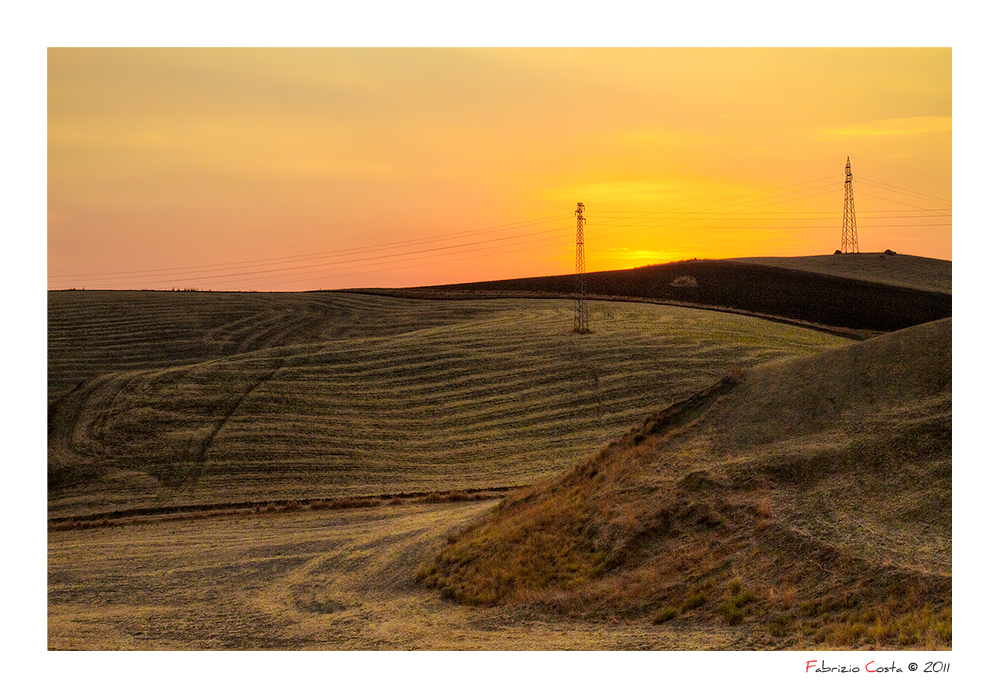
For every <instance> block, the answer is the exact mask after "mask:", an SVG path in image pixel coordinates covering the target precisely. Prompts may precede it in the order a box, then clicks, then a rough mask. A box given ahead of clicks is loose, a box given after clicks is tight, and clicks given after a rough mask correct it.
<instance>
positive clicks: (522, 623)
mask: <svg viewBox="0 0 1000 699" xmlns="http://www.w3.org/2000/svg"><path fill="white" fill-rule="evenodd" d="M492 505H493V503H491V502H475V503H446V504H404V505H399V506H393V507H389V506H383V507H378V508H370V509H365V510H347V511H319V512H314V511H302V512H294V513H277V514H266V515H265V514H262V515H242V516H235V515H234V516H227V517H218V518H213V519H206V520H174V521H159V522H147V523H142V524H135V525H129V526H122V527H107V528H98V529H80V530H65V531H51V532H50V533H49V609H48V619H49V646H50V647H51V648H53V649H137V650H152V649H265V648H267V649H316V650H319V649H326V650H335V649H341V650H347V649H353V650H377V649H385V650H405V649H481V650H534V649H539V650H540V649H548V650H559V649H602V650H640V649H663V650H668V649H676V650H681V649H702V650H704V649H725V648H739V647H742V646H744V644H745V639H744V638H743V637H742V636H741V632H740V631H739V630H736V629H714V628H712V629H705V628H697V629H696V628H687V629H684V628H674V627H668V626H652V625H649V624H648V623H644V624H635V623H619V624H615V623H603V624H593V623H586V622H582V621H576V620H565V619H554V618H544V617H541V616H539V615H538V614H537V613H535V614H532V613H529V612H527V611H524V610H510V609H504V608H491V609H478V608H469V607H462V606H459V605H456V604H453V603H449V602H445V601H443V600H441V598H440V597H439V596H438V595H437V594H436V593H433V592H429V591H427V590H424V589H423V588H421V587H419V586H415V585H413V583H412V582H411V576H412V572H413V570H414V569H415V568H416V567H417V566H418V565H419V563H420V562H421V561H422V560H424V559H425V558H426V557H427V556H428V555H430V554H431V552H432V551H433V550H434V549H435V548H436V547H437V546H439V545H440V543H441V542H442V541H443V539H444V537H445V536H446V535H447V533H448V532H449V531H452V530H454V529H456V528H457V527H461V526H462V525H464V524H465V523H467V522H468V521H470V520H471V519H472V518H474V517H475V516H477V515H478V514H480V513H481V512H483V511H485V510H486V509H487V508H489V507H491V506H492Z"/></svg>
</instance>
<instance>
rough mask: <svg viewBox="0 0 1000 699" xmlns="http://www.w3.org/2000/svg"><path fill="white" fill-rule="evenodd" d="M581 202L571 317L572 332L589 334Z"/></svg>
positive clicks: (581, 203)
mask: <svg viewBox="0 0 1000 699" xmlns="http://www.w3.org/2000/svg"><path fill="white" fill-rule="evenodd" d="M583 210H584V206H583V202H577V203H576V313H575V314H574V316H573V332H576V333H589V332H590V326H589V319H588V317H587V277H586V265H585V262H584V255H583V224H584V223H585V222H586V220H587V219H585V218H584V217H583Z"/></svg>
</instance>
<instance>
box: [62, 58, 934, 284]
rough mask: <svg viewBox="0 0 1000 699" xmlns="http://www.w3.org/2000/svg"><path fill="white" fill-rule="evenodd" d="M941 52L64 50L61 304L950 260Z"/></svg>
mask: <svg viewBox="0 0 1000 699" xmlns="http://www.w3.org/2000/svg"><path fill="white" fill-rule="evenodd" d="M951 75H952V65H951V50H950V49H863V48H850V49H754V48H751V49H689V48H684V49H49V51H48V285H49V288H51V289H59V288H71V287H75V288H80V287H84V288H153V289H170V288H200V289H216V290H229V289H256V290H264V291H267V290H298V289H317V288H350V287H364V286H409V285H418V284H435V283H448V282H459V281H476V280H485V279H496V278H505V277H514V276H533V275H543V274H563V273H570V272H573V271H574V260H575V257H574V252H575V250H574V243H575V218H574V214H573V212H574V209H575V207H576V202H577V201H582V202H584V204H585V205H586V207H587V211H586V216H587V227H586V235H587V268H588V270H600V269H618V268H627V267H633V266H637V265H643V264H649V263H654V262H666V261H670V260H676V259H687V258H691V257H699V258H706V257H716V258H718V257H739V256H759V255H817V254H828V253H831V252H833V251H834V250H835V249H837V248H838V247H839V246H840V238H841V221H842V217H843V196H844V194H843V191H844V163H845V160H846V158H847V157H848V156H850V158H851V164H852V169H853V172H854V176H855V182H854V190H855V201H856V209H857V215H858V239H859V242H860V247H861V250H862V251H881V250H884V249H886V248H892V249H893V250H896V251H897V252H900V253H906V254H913V255H922V256H927V257H936V258H944V259H951V251H952V237H951V196H952V194H951V160H952V132H951V114H952V112H951V106H952V78H951Z"/></svg>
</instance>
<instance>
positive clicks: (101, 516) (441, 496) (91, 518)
mask: <svg viewBox="0 0 1000 699" xmlns="http://www.w3.org/2000/svg"><path fill="white" fill-rule="evenodd" d="M524 487H525V486H524V485H499V486H496V487H494V488H462V489H452V490H425V491H412V492H405V493H383V494H380V495H344V496H339V497H323V498H290V499H284V500H282V499H274V498H271V499H268V500H247V501H244V502H220V503H202V504H193V505H163V506H158V507H134V508H129V509H125V510H110V511H107V512H92V513H89V514H84V515H70V516H65V517H50V518H49V519H48V524H49V526H52V525H60V524H68V523H80V524H83V523H86V522H102V521H104V520H121V519H129V518H139V517H157V516H161V515H185V514H198V513H220V514H225V513H227V512H235V511H239V510H252V509H254V508H261V510H263V508H266V507H267V506H269V505H270V506H273V507H275V508H288V506H289V505H291V506H292V507H293V508H294V507H295V506H296V505H298V506H300V509H306V507H307V506H310V505H312V504H314V503H319V504H321V505H322V506H321V507H320V508H318V509H353V508H357V507H377V506H378V505H379V504H381V503H382V502H385V501H391V500H397V499H398V500H419V499H420V498H429V500H428V502H431V503H441V502H452V501H454V502H464V501H466V500H474V499H480V500H487V499H490V495H491V494H493V493H506V492H509V491H511V490H517V489H518V488H524ZM463 496H468V497H463ZM475 496H480V497H478V498H477V497H475ZM495 497H499V496H495ZM284 511H288V510H287V509H286V510H284Z"/></svg>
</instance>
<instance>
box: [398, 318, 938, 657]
mask: <svg viewBox="0 0 1000 699" xmlns="http://www.w3.org/2000/svg"><path fill="white" fill-rule="evenodd" d="M417 577H418V579H419V580H422V581H423V582H424V583H425V584H427V585H429V586H431V587H435V588H438V589H440V590H441V592H442V594H444V595H445V596H446V597H451V598H454V599H457V600H459V601H462V602H468V603H497V602H504V603H514V604H522V603H530V604H538V605H544V606H548V607H551V608H553V609H558V610H561V611H563V612H567V613H571V614H577V615H583V616H591V617H610V616H616V617H621V616H624V617H632V618H639V619H643V618H644V619H648V620H649V621H650V622H652V623H684V622H685V620H700V621H707V622H712V621H715V622H718V623H724V624H754V625H755V628H756V629H757V630H758V631H759V633H760V635H761V643H762V645H764V646H787V645H800V646H801V645H815V644H818V645H823V646H832V647H871V648H877V647H906V646H918V647H923V648H939V647H949V646H950V643H951V321H950V319H946V320H942V321H936V322H934V323H929V324H926V325H922V326H917V327H913V328H908V329H905V330H901V331H898V332H895V333H891V334H889V335H884V336H881V337H878V338H874V339H872V340H868V341H865V342H863V343H858V344H855V345H850V346H845V347H840V348H835V349H831V350H828V351H826V352H823V353H821V354H818V355H814V356H810V357H801V358H795V359H788V360H781V361H778V362H775V363H771V364H768V365H764V366H760V367H758V368H756V369H752V370H750V371H748V372H747V373H746V374H745V375H734V376H727V377H726V378H725V379H723V380H722V381H720V382H719V383H717V384H715V385H714V386H712V387H710V388H707V389H703V390H702V391H701V392H699V393H696V394H694V395H692V396H691V397H690V398H688V399H686V400H683V401H679V402H676V403H674V404H673V405H672V406H671V407H670V408H668V409H667V410H664V411H662V412H660V413H657V414H655V415H652V416H650V417H649V418H647V420H646V421H645V423H643V424H642V425H640V426H638V427H636V428H635V429H633V430H632V431H631V432H629V433H628V434H626V435H624V436H622V437H620V438H619V439H618V440H616V441H615V442H613V443H611V444H610V445H608V446H607V447H606V448H604V449H603V450H602V451H601V452H599V453H597V454H595V455H594V456H592V457H591V458H590V459H588V460H586V461H584V462H582V463H580V464H579V465H578V466H577V467H576V468H575V469H574V470H573V471H572V472H570V473H568V474H565V475H563V476H561V477H559V478H556V479H554V480H551V481H549V482H546V483H544V484H540V485H538V486H535V487H532V488H530V489H527V490H524V491H522V492H520V493H518V494H516V495H514V496H511V497H509V498H508V499H507V500H506V501H505V502H504V503H503V504H502V505H501V506H500V507H498V508H496V509H495V510H493V511H492V512H491V513H490V515H489V516H488V517H487V518H486V519H484V520H482V521H480V522H478V523H476V524H475V525H474V526H472V527H470V528H469V529H468V530H467V531H465V532H463V533H462V534H461V535H460V536H457V537H454V538H453V540H452V541H450V542H449V543H448V545H447V546H446V547H445V548H444V549H443V550H442V551H441V552H440V553H439V554H438V555H437V556H436V558H435V559H434V560H433V561H430V562H428V563H427V564H425V565H424V566H423V567H422V568H421V569H420V570H419V571H418V573H417Z"/></svg>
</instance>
